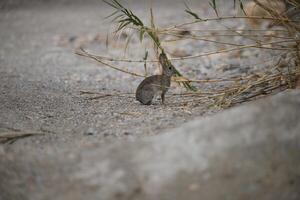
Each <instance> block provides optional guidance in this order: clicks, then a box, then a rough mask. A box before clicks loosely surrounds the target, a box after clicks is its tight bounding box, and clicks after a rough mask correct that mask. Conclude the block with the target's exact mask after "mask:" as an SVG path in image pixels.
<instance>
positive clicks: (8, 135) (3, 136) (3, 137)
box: [0, 131, 45, 144]
mask: <svg viewBox="0 0 300 200" xmlns="http://www.w3.org/2000/svg"><path fill="white" fill-rule="evenodd" d="M41 135H45V134H44V133H39V132H34V131H8V132H2V133H0V143H10V144H11V143H13V142H15V141H16V140H17V139H21V138H25V137H30V136H41Z"/></svg>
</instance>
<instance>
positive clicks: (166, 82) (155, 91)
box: [135, 52, 177, 105]
mask: <svg viewBox="0 0 300 200" xmlns="http://www.w3.org/2000/svg"><path fill="white" fill-rule="evenodd" d="M159 63H160V64H161V66H162V75H153V76H149V77H147V78H145V79H144V80H143V81H142V82H141V83H140V84H139V86H138V87H137V89H136V93H135V95H136V100H138V101H139V102H141V103H142V104H144V105H150V104H151V102H152V100H153V98H154V97H156V96H158V95H161V101H162V104H163V105H164V104H165V94H166V92H167V91H168V89H169V87H170V85H171V77H172V76H173V75H175V74H176V72H177V71H176V69H175V67H174V66H173V65H172V64H171V62H170V61H169V60H168V58H167V56H166V54H165V53H164V52H162V53H161V54H160V55H159Z"/></svg>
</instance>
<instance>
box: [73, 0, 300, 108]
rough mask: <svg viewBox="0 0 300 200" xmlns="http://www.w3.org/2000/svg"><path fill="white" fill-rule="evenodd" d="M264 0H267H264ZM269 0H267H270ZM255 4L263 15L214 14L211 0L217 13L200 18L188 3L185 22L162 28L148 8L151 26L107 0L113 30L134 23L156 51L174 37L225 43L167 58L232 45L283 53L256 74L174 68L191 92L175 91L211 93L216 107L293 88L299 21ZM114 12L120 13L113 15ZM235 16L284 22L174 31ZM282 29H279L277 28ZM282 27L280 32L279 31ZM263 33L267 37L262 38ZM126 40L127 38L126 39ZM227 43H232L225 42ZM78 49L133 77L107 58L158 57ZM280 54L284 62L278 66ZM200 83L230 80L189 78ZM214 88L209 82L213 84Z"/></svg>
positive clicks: (298, 64) (299, 69)
mask: <svg viewBox="0 0 300 200" xmlns="http://www.w3.org/2000/svg"><path fill="white" fill-rule="evenodd" d="M265 1H268V0H265ZM270 1H271V0H270ZM253 2H255V3H256V4H257V5H258V6H260V8H262V9H264V10H265V11H266V13H268V16H226V17H224V16H219V14H218V10H217V4H216V2H215V1H211V6H212V7H213V9H214V10H215V13H216V14H217V17H216V18H200V17H199V16H198V14H197V13H195V12H193V11H192V10H191V9H189V8H188V7H187V10H186V12H187V13H188V14H190V15H191V16H192V17H193V18H194V19H193V20H191V21H190V22H184V23H181V24H177V25H173V26H170V27H167V28H157V27H156V26H155V24H154V21H153V15H152V12H151V26H146V25H145V24H144V23H143V22H142V21H141V20H140V19H139V18H138V17H137V16H136V15H135V14H134V13H132V11H130V10H129V9H127V8H125V7H124V6H123V5H121V4H120V3H119V2H118V1H117V0H112V1H111V2H106V3H108V4H109V5H110V6H111V7H113V8H114V9H115V13H113V14H112V15H117V17H116V18H115V22H116V23H117V24H118V28H117V32H120V31H122V30H123V29H125V28H129V29H133V30H135V31H138V32H139V35H140V40H141V41H143V37H144V35H145V34H148V36H149V37H150V38H151V39H152V41H153V43H154V46H155V48H156V51H165V50H164V46H163V45H167V44H168V42H173V41H177V40H203V41H206V42H212V43H215V44H223V45H226V46H229V47H228V48H226V49H223V50H219V51H213V52H205V53H201V54H197V55H191V56H184V57H177V58H170V61H172V60H186V59H195V58H199V57H203V56H210V55H215V54H220V53H229V52H233V51H240V50H242V49H249V48H257V49H264V50H269V51H277V52H280V55H284V56H285V57H286V58H282V59H279V61H278V62H277V63H273V70H271V71H269V72H261V73H258V74H255V75H249V76H243V77H232V78H220V79H206V80H192V79H189V78H187V77H183V76H182V75H181V74H180V73H179V72H178V76H177V77H175V78H174V79H173V81H176V82H180V83H183V84H184V86H185V87H186V88H187V89H189V90H192V91H193V92H187V93H184V94H180V95H182V96H193V97H195V96H196V97H199V98H197V99H198V100H200V99H201V98H202V99H210V100H213V102H214V105H218V106H221V107H228V106H231V105H233V104H236V103H242V102H244V101H249V100H251V99H253V98H256V97H258V96H264V95H268V94H272V93H274V92H280V91H282V90H285V89H287V88H295V87H296V82H297V80H300V79H299V76H300V49H299V48H300V32H299V30H300V27H299V26H300V23H299V22H298V21H297V20H295V19H293V17H291V16H289V15H288V12H285V13H278V12H277V10H275V9H272V7H267V6H265V4H263V3H261V1H257V0H253ZM239 3H240V7H241V8H242V9H243V8H244V5H243V4H242V2H241V1H239ZM290 4H291V5H292V7H294V8H295V9H298V10H299V7H300V4H299V3H298V2H297V1H295V0H290ZM118 14H119V15H118ZM237 19H248V20H251V19H255V20H258V21H259V20H262V21H266V20H267V21H270V24H279V25H280V26H282V27H284V29H283V30H272V31H273V33H274V34H271V35H268V34H267V32H268V31H269V29H257V28H253V29H251V28H250V29H247V30H241V29H230V28H228V27H225V29H219V30H193V29H191V30H190V31H192V32H193V34H189V35H187V36H185V37H181V35H180V34H178V32H179V31H182V30H186V28H187V27H189V26H191V25H193V24H197V23H204V22H207V21H218V22H222V21H224V20H237ZM203 32H204V33H209V32H218V33H221V34H217V35H214V36H226V37H242V38H245V39H250V40H251V41H252V43H249V44H238V43H231V42H225V41H218V40H215V39H210V37H211V34H207V35H203ZM278 33H281V34H278ZM282 33H283V34H284V35H282ZM164 35H171V36H173V37H174V38H175V39H174V40H169V41H161V39H160V38H162V37H163V36H164ZM266 38H268V39H269V41H266ZM128 42H129V41H128ZM230 46H231V47H230ZM76 53H77V54H78V55H81V56H85V57H88V58H91V59H94V60H96V61H97V62H99V63H101V64H103V65H105V66H107V67H110V68H112V69H115V70H118V71H121V72H124V73H127V74H130V75H133V76H138V77H145V76H144V75H142V74H138V73H135V72H130V71H128V70H124V69H121V68H119V67H116V66H114V65H113V64H111V62H115V61H118V62H138V63H144V64H145V63H147V62H158V60H145V59H140V60H133V59H118V58H110V57H105V56H99V55H93V54H91V53H88V52H87V51H85V50H83V49H80V50H79V51H77V52H76ZM282 60H284V63H285V64H284V66H282V65H283V64H282V63H283V62H282ZM193 82H197V83H203V84H204V83H205V84H212V85H213V84H218V83H222V82H229V84H224V86H223V88H221V89H212V90H208V91H199V90H198V91H196V90H195V88H194V87H193V86H192V85H191V83H193ZM212 88H213V87H212Z"/></svg>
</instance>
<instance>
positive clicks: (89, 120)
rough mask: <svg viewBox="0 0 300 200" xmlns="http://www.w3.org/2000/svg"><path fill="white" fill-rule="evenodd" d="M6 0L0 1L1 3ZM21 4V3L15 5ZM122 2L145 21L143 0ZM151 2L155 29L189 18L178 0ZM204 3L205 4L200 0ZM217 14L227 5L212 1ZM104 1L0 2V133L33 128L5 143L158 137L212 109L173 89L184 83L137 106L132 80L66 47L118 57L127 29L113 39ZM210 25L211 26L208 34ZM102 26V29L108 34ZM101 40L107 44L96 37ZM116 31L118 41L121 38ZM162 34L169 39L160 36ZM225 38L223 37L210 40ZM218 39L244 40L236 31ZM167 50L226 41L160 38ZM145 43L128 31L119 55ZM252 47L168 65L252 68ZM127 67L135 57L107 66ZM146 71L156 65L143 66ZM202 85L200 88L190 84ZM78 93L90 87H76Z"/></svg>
mask: <svg viewBox="0 0 300 200" xmlns="http://www.w3.org/2000/svg"><path fill="white" fill-rule="evenodd" d="M7 2H9V1H7ZM20 2H21V3H20ZM137 2H138V1H129V5H130V7H131V8H132V9H133V10H134V11H135V12H136V13H137V15H138V16H140V17H141V18H142V19H144V20H146V21H147V19H148V18H149V16H148V8H149V5H150V3H148V2H144V1H142V2H139V3H137ZM170 2H171V1H162V2H159V1H154V2H153V8H154V15H155V20H156V22H157V24H158V25H159V26H170V25H172V24H175V23H181V22H184V21H186V20H188V19H189V16H187V15H186V14H185V13H184V12H183V9H184V5H183V4H182V3H181V2H179V1H172V3H171V4H170ZM203 2H206V1H203ZM203 2H198V3H197V2H194V3H192V5H193V9H194V10H195V11H198V12H199V13H200V15H202V16H212V15H213V12H212V11H211V10H210V9H209V7H208V4H207V3H206V4H203ZM221 6H222V8H223V9H222V10H224V13H222V12H221V14H226V13H227V14H232V13H233V11H232V10H231V7H229V5H228V4H226V5H225V4H224V5H221ZM111 12H112V10H111V8H109V7H107V6H106V5H104V4H102V3H99V2H98V1H90V2H85V3H82V2H81V1H75V2H73V3H70V2H69V1H61V2H56V3H54V2H53V1H50V2H43V1H30V2H26V1H19V4H13V3H7V4H5V5H4V4H3V5H2V10H1V12H0V29H1V31H0V43H1V49H0V93H1V96H0V102H1V104H0V131H1V132H7V131H15V130H21V131H25V132H27V131H28V132H38V133H43V134H44V135H42V136H34V137H27V138H22V139H20V140H16V141H14V142H13V143H11V144H6V145H5V148H21V149H23V148H26V147H28V148H32V147H36V148H40V149H43V148H47V147H49V148H59V147H60V146H61V145H64V146H66V145H78V146H80V145H85V144H86V143H90V142H96V143H99V142H100V143H101V142H105V143H107V142H111V141H114V140H115V139H122V140H123V139H124V140H133V139H135V138H138V137H146V136H150V135H155V134H159V133H161V132H164V131H165V130H167V129H169V128H173V127H177V126H180V125H181V124H183V123H184V122H186V121H189V120H191V119H193V118H195V117H196V116H207V115H210V114H213V113H215V112H218V111H219V110H220V108H215V107H208V104H207V103H206V102H203V101H201V100H199V99H197V98H196V97H188V98H186V97H182V96H178V95H174V94H175V93H180V92H183V91H184V89H182V88H181V87H179V86H177V85H176V84H174V85H173V86H172V88H171V90H170V91H169V93H168V95H167V97H166V101H167V105H166V106H162V105H160V104H159V102H156V103H155V104H154V105H151V106H144V105H141V104H140V103H139V102H137V101H136V100H135V99H134V95H133V93H134V92H135V89H136V87H137V85H138V84H139V82H140V81H141V80H142V79H141V78H137V77H133V76H130V75H127V74H124V73H121V72H116V71H113V70H112V69H109V68H106V67H104V66H101V65H98V64H97V63H95V62H93V61H90V60H88V59H86V58H82V57H79V56H77V55H75V54H74V50H75V49H76V48H78V47H79V46H84V47H85V48H86V49H88V50H89V51H91V52H94V53H97V54H101V55H106V56H110V57H114V58H116V57H119V58H122V56H123V55H124V47H125V43H126V37H127V36H128V33H124V34H123V35H122V36H121V37H119V38H118V39H117V38H113V36H112V34H111V32H112V31H113V30H114V27H113V26H112V25H111V23H110V22H109V20H103V18H104V17H105V16H107V15H108V14H110V13H111ZM225 26H230V27H232V28H244V26H245V23H244V22H243V21H238V20H237V21H232V20H231V21H226V22H224V23H213V22H207V23H203V24H201V25H195V26H192V27H190V28H195V29H202V30H207V29H224V28H225ZM216 32H217V31H216ZM108 33H109V34H108ZM107 37H108V39H109V40H108V41H109V44H108V47H107V46H106V45H107V44H106V41H107ZM124 37H125V39H124ZM162 39H163V40H164V41H167V40H168V39H172V37H171V36H165V37H163V38H162ZM214 39H219V40H222V41H225V40H226V39H225V38H218V37H216V38H214ZM227 41H235V42H239V43H245V42H249V41H246V40H241V38H237V37H236V38H229V39H227ZM164 45H165V47H166V49H167V52H168V53H169V54H171V55H173V56H176V55H177V56H178V55H194V54H198V53H201V52H208V51H213V50H217V49H224V48H226V47H227V45H224V44H221V45H216V44H215V43H210V42H205V41H197V42H195V41H189V40H186V41H183V42H182V41H177V42H169V43H165V44H164ZM145 48H147V49H149V52H150V54H151V55H152V54H153V52H152V51H151V48H150V45H149V42H147V39H146V41H145V43H143V44H141V43H140V42H139V41H138V36H136V35H135V36H133V39H132V41H131V42H130V44H129V47H128V50H127V51H126V53H125V57H126V58H129V59H141V58H142V56H143V55H144V52H145ZM267 55H268V54H264V53H262V51H261V50H255V49H252V50H244V51H240V52H239V53H238V54H237V53H231V54H218V55H214V56H210V57H201V58H199V59H193V60H186V61H176V62H174V65H175V66H176V67H177V68H178V69H179V70H180V71H181V72H183V73H184V74H185V75H187V76H188V77H190V78H192V79H202V78H217V77H219V78H220V77H221V78H222V77H223V78H224V77H228V76H233V75H246V74H251V73H254V72H255V71H257V70H259V69H260V70H261V65H256V66H255V67H251V66H252V64H253V63H259V62H262V61H265V60H268V59H269V57H268V56H267ZM114 64H116V65H119V66H122V67H125V68H127V69H128V70H130V71H135V72H140V73H142V72H143V65H142V64H138V63H137V64H133V63H129V64H128V63H114ZM148 67H149V69H150V72H151V73H154V71H155V69H156V67H155V66H153V65H151V64H148ZM197 86H198V87H199V88H200V89H209V88H210V86H209V85H203V84H202V85H197ZM81 91H89V92H95V93H100V94H101V95H102V97H101V98H96V99H93V100H92V99H91V97H95V96H99V94H84V95H82V94H81Z"/></svg>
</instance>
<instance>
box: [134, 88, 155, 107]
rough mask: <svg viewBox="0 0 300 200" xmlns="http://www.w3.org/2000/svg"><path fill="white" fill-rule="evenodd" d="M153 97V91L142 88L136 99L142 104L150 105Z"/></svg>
mask: <svg viewBox="0 0 300 200" xmlns="http://www.w3.org/2000/svg"><path fill="white" fill-rule="evenodd" d="M153 98H154V93H153V91H151V90H143V91H141V94H140V95H139V98H137V100H138V101H139V102H141V103H142V104H144V105H150V104H151V102H152V99H153Z"/></svg>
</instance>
